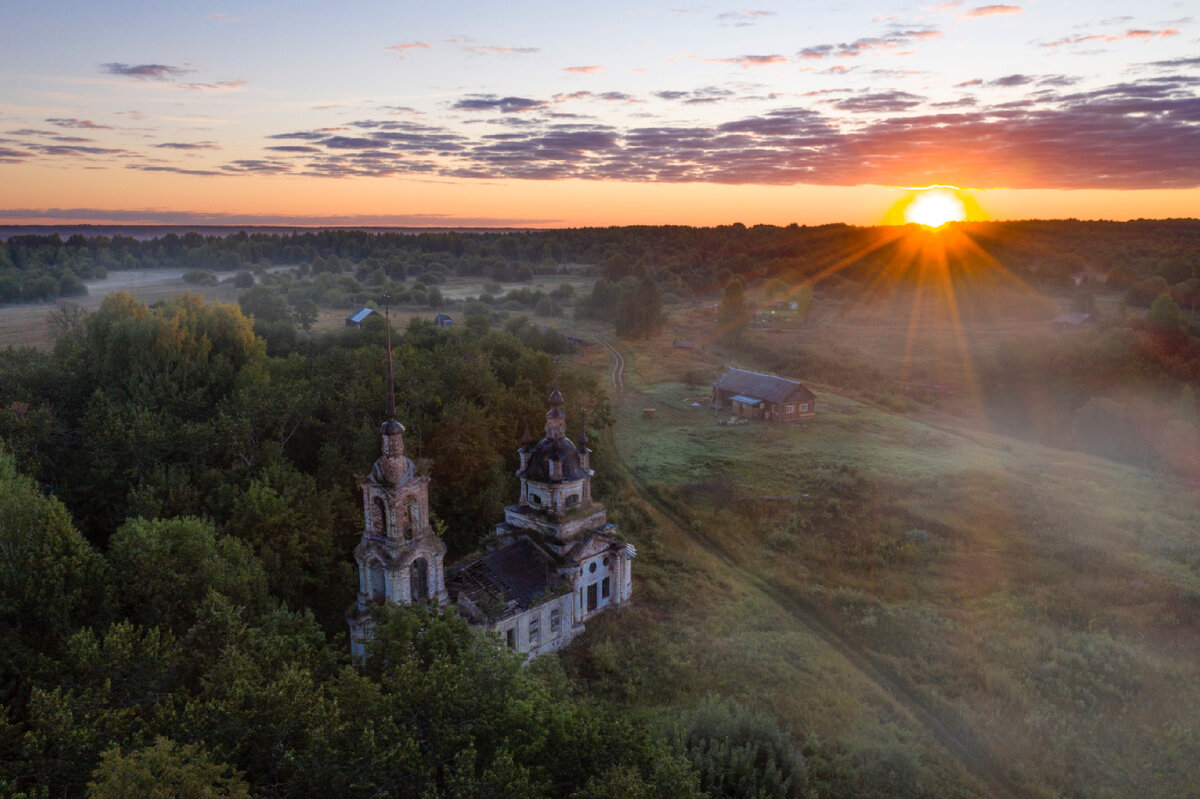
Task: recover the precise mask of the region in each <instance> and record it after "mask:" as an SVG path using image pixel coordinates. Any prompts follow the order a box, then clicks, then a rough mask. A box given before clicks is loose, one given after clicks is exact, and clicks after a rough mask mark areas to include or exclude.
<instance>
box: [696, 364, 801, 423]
mask: <svg viewBox="0 0 1200 799" xmlns="http://www.w3.org/2000/svg"><path fill="white" fill-rule="evenodd" d="M712 407H714V408H717V409H719V410H722V411H728V412H729V413H731V414H733V415H734V416H741V417H744V418H747V419H765V420H767V421H771V422H798V421H806V420H808V419H812V418H813V417H814V416H816V411H817V397H816V395H815V394H813V393H812V392H811V391H809V390H808V389H807V388H805V387H804V386H803V385H801V384H800V383H797V382H796V381H795V380H788V379H787V378H786V377H777V376H775V375H766V374H762V373H761V372H748V371H746V370H745V369H728V370H726V372H725V374H723V375H721V376H720V377H719V378H717V380H716V381H715V382H713V393H712Z"/></svg>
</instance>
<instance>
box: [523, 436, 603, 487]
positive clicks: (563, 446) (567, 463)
mask: <svg viewBox="0 0 1200 799" xmlns="http://www.w3.org/2000/svg"><path fill="white" fill-rule="evenodd" d="M553 460H559V461H562V477H561V478H560V479H558V480H554V479H552V478H551V476H550V474H551V472H550V462H551V461H553ZM520 476H521V477H523V478H525V479H526V480H534V481H536V482H539V483H551V482H553V483H560V482H561V483H565V482H570V481H572V480H582V479H583V478H584V477H587V476H588V474H587V472H586V471H584V470H583V467H582V466H581V465H580V463H579V450H578V449H576V448H575V445H574V444H572V443H571V439H569V438H566V437H563V438H543V439H542V440H541V441H539V442H538V443H537V446H536V447H534V448H533V450H532V451H531V452H530V453H529V462H528V463H527V464H526V465H525V468H524V469H522V470H521V472H520Z"/></svg>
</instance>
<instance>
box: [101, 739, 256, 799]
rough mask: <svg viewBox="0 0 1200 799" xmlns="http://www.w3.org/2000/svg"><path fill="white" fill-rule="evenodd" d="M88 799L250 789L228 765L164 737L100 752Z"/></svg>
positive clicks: (150, 798)
mask: <svg viewBox="0 0 1200 799" xmlns="http://www.w3.org/2000/svg"><path fill="white" fill-rule="evenodd" d="M88 796H89V797H90V799H127V797H132V796H137V797H143V798H144V799H242V797H246V798H247V799H248V797H249V796H250V787H249V786H248V785H247V784H246V782H245V781H244V780H242V779H241V777H239V776H238V775H237V774H236V773H235V772H234V771H233V770H232V769H231V768H230V767H229V766H226V765H223V764H221V763H216V762H214V761H213V760H212V758H211V757H210V756H209V755H208V754H207V753H206V752H204V750H202V749H201V748H200V747H199V746H198V745H196V744H187V745H182V746H181V745H180V744H177V743H175V742H174V741H172V740H170V739H169V738H164V737H162V736H161V735H160V736H158V737H157V738H155V739H154V744H153V745H152V746H148V747H145V748H144V749H139V750H134V751H129V752H124V751H122V750H121V749H120V748H119V747H113V748H111V749H108V750H107V751H105V752H104V754H103V755H102V756H101V760H100V765H98V766H97V767H96V770H95V771H94V772H93V773H92V781H91V782H89V783H88Z"/></svg>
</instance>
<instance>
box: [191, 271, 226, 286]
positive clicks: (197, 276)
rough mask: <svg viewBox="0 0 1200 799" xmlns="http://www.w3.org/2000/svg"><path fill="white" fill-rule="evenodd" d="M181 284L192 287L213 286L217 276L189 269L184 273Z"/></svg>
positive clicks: (215, 283)
mask: <svg viewBox="0 0 1200 799" xmlns="http://www.w3.org/2000/svg"><path fill="white" fill-rule="evenodd" d="M183 282H184V283H191V284H192V285H193V286H215V285H217V283H218V281H217V276H216V275H214V274H213V273H212V272H209V271H207V270H204V269H189V270H188V271H186V272H184V273H183Z"/></svg>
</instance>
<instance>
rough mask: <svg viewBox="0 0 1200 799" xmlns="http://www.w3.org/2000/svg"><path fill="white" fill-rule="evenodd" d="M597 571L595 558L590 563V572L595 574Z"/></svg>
mask: <svg viewBox="0 0 1200 799" xmlns="http://www.w3.org/2000/svg"><path fill="white" fill-rule="evenodd" d="M595 573H596V561H594V560H593V561H592V562H591V563H590V564H589V565H588V574H595Z"/></svg>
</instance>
